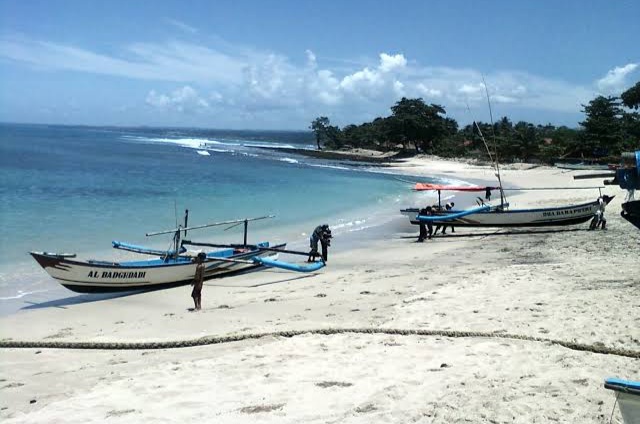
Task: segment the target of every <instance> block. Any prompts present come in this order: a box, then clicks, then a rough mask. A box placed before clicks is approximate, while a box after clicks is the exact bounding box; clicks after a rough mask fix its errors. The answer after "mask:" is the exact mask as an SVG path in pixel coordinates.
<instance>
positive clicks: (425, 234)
mask: <svg viewBox="0 0 640 424" xmlns="http://www.w3.org/2000/svg"><path fill="white" fill-rule="evenodd" d="M418 215H421V216H432V215H433V208H432V207H431V206H427V207H426V208H423V209H420V212H418ZM427 230H428V231H427ZM432 234H433V224H432V223H431V222H422V221H420V235H419V236H418V243H422V242H423V241H424V239H430V238H431V235H432Z"/></svg>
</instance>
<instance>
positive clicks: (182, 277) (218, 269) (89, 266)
mask: <svg viewBox="0 0 640 424" xmlns="http://www.w3.org/2000/svg"><path fill="white" fill-rule="evenodd" d="M188 216H189V211H188V210H187V211H186V213H185V222H184V227H183V226H179V227H178V228H174V229H172V230H166V231H159V232H154V233H147V234H146V235H147V236H148V237H150V236H157V235H162V234H171V233H173V234H174V236H173V241H172V245H173V247H172V248H171V249H170V250H166V251H164V250H158V249H151V248H147V247H144V246H136V245H132V244H128V243H122V242H119V241H113V242H112V245H113V247H114V248H116V249H121V250H126V251H130V252H134V253H139V254H143V255H152V256H156V257H155V258H153V259H144V260H133V261H123V262H111V261H103V260H95V259H88V260H78V259H76V254H67V253H48V252H30V254H31V256H33V258H34V259H35V260H36V261H37V262H38V264H40V266H42V268H44V270H45V271H46V272H47V273H48V274H49V275H50V276H51V277H53V278H54V279H56V280H58V281H59V282H60V284H62V285H63V286H64V287H66V288H67V289H69V290H72V291H74V292H78V293H101V292H122V291H133V290H155V289H161V288H167V287H174V286H180V285H185V284H189V283H191V282H192V281H193V278H194V276H195V270H196V263H195V261H194V259H195V257H196V256H197V254H198V253H199V252H197V251H195V252H194V251H191V252H190V251H188V250H187V249H186V247H185V246H202V247H214V248H218V249H217V250H212V251H206V252H205V254H206V259H205V275H204V278H205V280H208V279H211V278H214V277H220V276H224V275H228V274H230V273H234V272H238V271H243V270H247V269H250V268H257V267H272V268H280V269H284V270H288V271H295V272H313V271H317V270H319V269H320V268H322V267H324V266H325V263H324V262H323V261H322V260H320V261H317V262H312V263H309V264H305V265H299V264H295V263H288V262H283V261H279V260H277V257H278V255H279V254H280V253H286V254H293V255H302V256H307V255H308V252H299V251H291V250H286V249H285V248H286V243H282V244H278V245H275V246H271V245H270V244H269V242H261V243H257V244H248V243H247V230H248V224H249V222H251V221H258V220H262V219H267V218H273V215H269V216H262V217H257V218H246V219H236V220H231V221H223V222H214V223H211V224H205V225H199V226H193V227H188V226H187V220H188ZM240 224H244V240H243V243H242V244H212V243H199V242H194V241H190V240H185V239H183V237H186V235H187V231H189V230H195V229H201V228H207V227H214V226H222V225H230V227H229V228H232V227H235V226H237V225H240ZM220 248H221V249H220Z"/></svg>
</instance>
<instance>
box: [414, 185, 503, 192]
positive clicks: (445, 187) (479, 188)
mask: <svg viewBox="0 0 640 424" xmlns="http://www.w3.org/2000/svg"><path fill="white" fill-rule="evenodd" d="M413 189H414V190H416V191H424V190H442V191H486V190H487V189H489V190H497V189H498V187H482V186H452V185H440V184H429V183H416V186H415V187H414V188H413Z"/></svg>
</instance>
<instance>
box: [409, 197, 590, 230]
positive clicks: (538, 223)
mask: <svg viewBox="0 0 640 424" xmlns="http://www.w3.org/2000/svg"><path fill="white" fill-rule="evenodd" d="M597 210H598V201H597V200H596V201H593V202H589V203H582V204H578V205H570V206H560V207H556V208H538V209H502V208H500V207H494V208H489V209H485V210H479V211H477V212H474V213H471V214H467V215H465V216H460V217H456V218H448V216H449V215H454V216H455V215H457V214H460V213H461V212H463V211H459V210H449V211H438V212H435V213H434V216H433V218H431V219H430V221H431V222H432V224H434V225H452V226H455V227H549V226H566V225H576V224H582V223H584V222H587V221H589V220H590V219H592V218H593V216H594V215H595V213H596V211H597ZM419 211H420V209H419V208H407V209H401V210H400V213H402V214H403V215H405V216H407V217H408V218H409V220H410V221H411V223H412V224H419V223H420V221H419V220H418V218H417V217H418V212H419Z"/></svg>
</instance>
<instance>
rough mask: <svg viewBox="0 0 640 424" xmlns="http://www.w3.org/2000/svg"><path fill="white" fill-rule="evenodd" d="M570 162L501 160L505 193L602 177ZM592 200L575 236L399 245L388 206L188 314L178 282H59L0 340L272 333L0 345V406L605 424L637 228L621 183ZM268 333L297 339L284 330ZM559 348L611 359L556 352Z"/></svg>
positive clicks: (532, 195)
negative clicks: (119, 288) (88, 292)
mask: <svg viewBox="0 0 640 424" xmlns="http://www.w3.org/2000/svg"><path fill="white" fill-rule="evenodd" d="M393 169H394V171H395V172H398V173H405V174H411V175H425V176H426V175H445V176H448V177H452V178H456V179H460V180H485V181H491V180H495V177H494V172H493V170H492V169H490V168H489V167H488V166H483V165H474V164H469V163H467V162H459V161H447V160H442V159H438V158H433V157H417V158H412V159H407V160H404V161H402V162H398V163H395V164H394V165H393ZM574 174H575V173H571V172H563V171H561V170H559V169H557V168H550V167H543V166H532V165H526V164H521V165H520V164H519V165H511V166H505V167H504V168H503V170H502V177H503V181H504V186H505V187H510V186H514V187H580V186H599V185H602V180H601V179H596V180H586V181H574V180H573V178H572V176H573V175H574ZM603 194H608V195H615V196H616V197H615V199H614V200H613V201H612V203H611V204H610V205H609V206H608V208H607V219H608V230H607V231H593V232H591V231H587V227H588V223H587V224H582V225H578V226H573V227H569V228H568V229H562V230H560V231H553V230H551V231H550V230H537V231H524V230H497V229H462V228H460V229H458V230H456V232H455V233H448V234H447V235H445V236H438V237H435V238H434V239H432V240H429V241H428V242H425V243H421V244H418V243H415V240H416V236H417V227H414V226H411V225H409V223H408V221H407V220H406V218H405V217H402V216H401V215H400V214H399V213H398V217H397V219H395V220H393V221H392V222H391V223H389V224H388V225H387V226H386V227H385V228H384V231H381V233H384V234H385V236H384V237H382V238H380V239H376V240H372V241H370V242H367V243H364V245H363V246H360V247H358V248H355V249H352V250H348V251H339V250H338V249H336V250H337V252H336V253H335V254H334V253H332V254H331V256H330V261H329V264H328V266H327V267H326V268H325V269H323V270H321V271H320V272H318V273H315V274H311V275H300V274H292V273H287V272H284V271H275V270H266V271H262V272H256V273H249V274H245V275H238V276H234V277H229V278H225V279H220V280H210V281H208V282H206V283H205V288H204V291H203V310H202V311H201V312H196V313H194V312H189V311H188V308H189V307H191V306H192V302H191V299H190V297H189V293H190V287H178V288H174V289H169V290H163V291H156V292H150V293H143V294H137V295H132V296H121V297H112V298H108V299H102V300H96V301H86V297H82V299H83V301H82V302H79V301H78V299H79V297H78V296H77V295H76V294H74V293H72V292H69V298H68V299H62V300H60V301H58V302H50V303H49V304H45V305H40V306H39V307H38V305H36V306H35V307H30V308H26V309H24V310H21V311H20V312H19V313H17V314H13V315H11V316H7V317H3V318H0V323H1V325H0V339H2V340H4V341H8V340H14V341H15V340H19V341H63V342H64V341H68V342H112V343H126V342H168V341H180V340H195V339H200V338H203V337H215V336H218V337H225V336H231V335H248V334H257V333H279V335H274V334H272V335H266V336H264V337H260V338H249V339H244V340H240V341H231V342H227V343H218V344H210V345H203V346H198V347H183V348H164V349H155V350H152V349H134V350H71V349H47V348H41V349H32V348H26V349H14V348H4V349H1V350H2V367H1V370H0V374H1V375H0V393H1V396H0V418H1V419H2V421H3V422H4V423H76V422H77V423H86V422H110V423H120V422H121V423H128V422H154V423H156V422H158V423H184V422H195V421H199V422H216V423H237V422H259V423H300V422H311V423H325V422H335V423H338V422H340V423H342V422H348V423H352V422H354V423H355V422H358V423H369V422H393V423H406V422H417V423H485V422H487V423H556V422H559V423H608V422H609V419H610V417H611V414H612V410H613V406H614V394H613V393H612V392H611V391H609V390H605V389H604V387H603V382H604V379H605V378H607V377H619V378H625V379H632V380H638V379H640V359H638V358H637V355H638V354H639V353H640V259H639V257H640V231H638V230H636V229H635V228H634V227H633V226H631V225H630V224H628V223H627V222H626V221H624V220H623V219H622V218H621V217H620V216H619V211H620V203H621V202H622V201H623V199H624V195H625V192H624V191H623V190H621V189H619V188H618V187H612V186H608V187H606V188H605V189H603ZM597 196H598V191H597V190H595V189H594V190H573V191H572V190H558V191H523V192H518V194H516V195H513V196H510V198H509V201H510V204H511V207H513V208H522V207H533V206H552V205H562V204H570V203H578V202H585V201H591V200H594V199H595V198H596V197H597ZM401 206H402V207H404V206H407V207H408V206H419V205H401ZM338 243H340V238H339V237H336V239H335V240H334V244H338ZM34 266H35V264H34ZM43 272H44V271H43ZM51 284H57V283H56V282H55V281H54V280H51ZM322 329H331V331H327V333H328V334H322V333H321V332H319V331H318V330H322ZM348 329H359V330H363V331H359V332H349V331H344V330H348ZM367 329H374V330H375V331H376V332H375V333H373V334H371V333H367V332H366V331H364V330H367ZM396 329H401V330H421V331H424V332H426V333H428V332H430V331H431V332H433V333H435V332H438V331H441V332H446V331H449V332H451V333H450V335H415V334H408V335H402V334H395V333H394V331H392V330H396ZM286 331H299V332H301V333H302V334H299V335H295V336H293V337H286V336H285V335H284V332H286ZM385 331H387V332H386V333H385ZM465 333H468V334H469V335H466V334H465ZM480 335H482V336H480ZM505 335H512V336H516V337H505ZM539 339H545V340H546V341H541V340H539ZM554 341H556V342H562V343H564V345H562V344H558V343H554ZM571 344H579V345H584V346H592V347H594V349H596V350H597V349H598V348H604V349H607V350H609V351H611V352H612V353H610V354H603V353H594V352H591V351H588V350H587V351H584V350H576V349H572V348H570V347H566V346H567V345H571ZM624 352H627V353H629V352H631V353H632V354H635V355H636V357H635V358H634V357H630V356H625V355H624V354H619V353H624ZM632 356H633V355H632ZM613 415H614V419H616V417H618V415H619V412H618V411H617V408H616V410H615V411H614V414H613ZM614 422H615V421H614Z"/></svg>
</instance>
